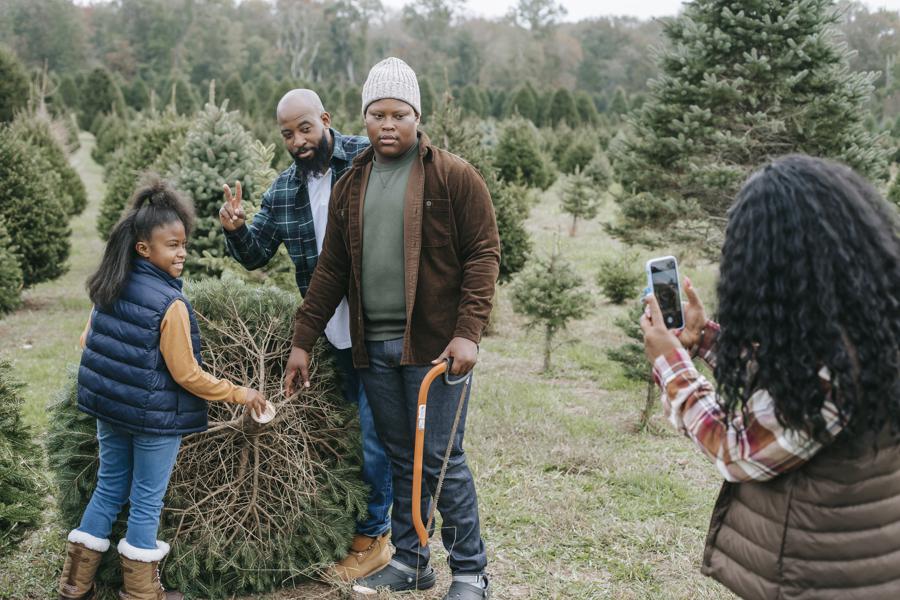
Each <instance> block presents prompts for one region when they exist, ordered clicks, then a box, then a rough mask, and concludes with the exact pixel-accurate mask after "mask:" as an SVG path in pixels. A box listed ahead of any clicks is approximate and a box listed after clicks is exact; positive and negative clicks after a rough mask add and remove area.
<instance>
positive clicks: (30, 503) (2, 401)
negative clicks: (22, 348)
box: [0, 361, 47, 555]
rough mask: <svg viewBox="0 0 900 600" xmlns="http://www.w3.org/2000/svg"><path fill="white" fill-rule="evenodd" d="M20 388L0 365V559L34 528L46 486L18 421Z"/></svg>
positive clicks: (28, 434) (29, 435) (28, 433)
mask: <svg viewBox="0 0 900 600" xmlns="http://www.w3.org/2000/svg"><path fill="white" fill-rule="evenodd" d="M23 387H24V386H23V385H22V384H21V383H19V382H18V381H17V380H16V379H15V378H14V377H13V369H12V366H11V365H10V364H9V363H8V362H6V361H0V555H3V554H6V553H7V552H9V551H10V550H12V549H13V548H14V547H15V546H16V545H17V544H18V543H19V542H20V541H22V539H23V538H24V537H25V536H26V535H27V534H28V533H29V532H30V531H31V530H33V529H34V528H36V527H37V526H38V525H39V524H40V522H41V516H42V514H43V511H44V495H45V493H46V486H47V482H46V481H45V479H44V475H43V469H42V467H43V465H42V464H41V462H42V459H41V453H40V447H39V446H38V445H37V444H35V443H34V441H33V432H32V430H31V428H30V427H28V426H27V425H26V424H25V423H24V422H23V421H22V407H23V406H24V404H25V399H24V398H23V397H22V389H23Z"/></svg>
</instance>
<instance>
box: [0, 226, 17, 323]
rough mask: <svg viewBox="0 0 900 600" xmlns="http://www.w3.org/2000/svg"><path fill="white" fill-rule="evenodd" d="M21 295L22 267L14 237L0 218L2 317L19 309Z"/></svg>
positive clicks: (0, 309)
mask: <svg viewBox="0 0 900 600" xmlns="http://www.w3.org/2000/svg"><path fill="white" fill-rule="evenodd" d="M21 295H22V267H20V266H19V258H18V257H17V256H16V247H15V246H14V245H13V241H12V237H10V235H9V232H8V231H7V230H6V225H5V223H4V222H3V217H0V315H2V314H5V313H8V312H11V311H13V310H15V309H17V308H19V305H20V304H21Z"/></svg>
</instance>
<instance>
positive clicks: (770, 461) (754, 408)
mask: <svg viewBox="0 0 900 600" xmlns="http://www.w3.org/2000/svg"><path fill="white" fill-rule="evenodd" d="M718 332H719V326H718V325H717V324H715V323H713V322H709V323H707V325H706V335H704V336H703V337H704V339H703V341H702V343H701V345H700V348H699V353H698V356H700V357H701V358H703V359H704V360H706V361H707V362H708V363H709V364H710V365H713V364H714V363H715V344H716V339H717V337H718ZM653 376H654V378H655V379H656V382H657V383H658V384H659V385H660V386H662V390H663V391H662V404H663V409H664V410H665V414H666V417H667V418H668V419H669V421H671V422H672V424H673V425H674V426H675V427H676V428H678V430H679V431H681V432H682V433H684V434H685V435H687V436H688V437H689V438H691V439H692V440H693V441H694V443H695V444H696V445H697V446H699V447H700V449H701V450H702V451H703V453H704V454H706V456H707V457H709V458H710V459H711V460H712V461H713V463H715V465H716V468H717V469H718V470H719V472H720V473H721V474H722V476H723V477H724V478H725V479H726V480H728V481H734V482H739V481H750V480H756V481H767V480H769V479H772V478H774V477H776V476H777V475H779V474H781V473H785V472H787V471H790V470H791V469H795V468H797V467H799V466H800V465H802V464H804V463H806V462H807V461H809V460H810V459H811V458H812V457H813V456H815V455H816V453H817V452H819V450H821V449H822V444H821V443H819V442H817V441H815V440H814V439H812V438H810V437H809V436H807V435H806V434H804V433H802V432H799V431H794V430H791V429H785V428H784V427H782V426H781V425H780V424H779V423H778V419H777V418H776V417H775V402H774V400H773V399H772V396H770V395H769V394H768V392H766V391H765V390H758V391H757V392H755V393H754V394H753V395H752V396H751V397H750V400H749V401H748V402H747V406H746V409H745V410H744V411H743V413H742V414H736V415H735V416H734V417H733V418H731V419H729V418H728V415H727V413H726V411H725V409H724V408H723V407H722V405H721V404H720V402H719V398H718V396H717V395H716V393H715V389H714V388H713V386H712V385H711V384H710V382H709V381H708V380H707V379H706V378H705V377H703V376H702V375H701V374H700V373H699V372H698V371H697V369H696V368H695V367H694V363H693V362H692V361H691V357H690V355H689V354H688V353H687V352H685V351H684V350H682V349H677V350H674V351H672V352H671V353H670V354H668V355H666V356H660V357H659V358H657V359H656V362H655V363H654V365H653ZM819 377H821V378H822V379H823V380H825V381H826V382H827V381H828V380H829V377H828V371H827V369H824V368H823V369H822V371H820V372H819ZM822 416H823V418H824V419H825V423H826V428H827V431H828V433H829V434H830V435H831V437H832V439H833V438H834V437H835V436H837V434H838V433H840V431H841V429H842V428H843V425H842V423H841V418H840V415H839V414H838V411H837V408H836V407H835V406H834V404H832V402H831V401H830V400H828V401H826V402H825V405H824V406H823V408H822Z"/></svg>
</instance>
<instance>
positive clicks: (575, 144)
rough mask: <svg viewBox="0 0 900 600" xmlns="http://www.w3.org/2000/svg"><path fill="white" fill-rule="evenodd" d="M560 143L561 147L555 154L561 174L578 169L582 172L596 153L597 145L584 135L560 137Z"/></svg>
mask: <svg viewBox="0 0 900 600" xmlns="http://www.w3.org/2000/svg"><path fill="white" fill-rule="evenodd" d="M561 141H562V142H563V146H562V148H560V149H559V150H558V151H557V152H556V153H555V154H556V156H557V164H559V170H560V171H562V172H563V173H574V172H575V171H576V170H579V169H580V170H581V171H584V169H585V168H586V167H587V166H588V163H590V162H591V159H593V158H594V154H596V153H597V144H596V143H595V142H594V141H593V140H592V139H591V138H590V136H588V135H585V134H584V133H582V134H580V135H577V136H576V135H567V136H561Z"/></svg>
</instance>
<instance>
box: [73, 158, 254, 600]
mask: <svg viewBox="0 0 900 600" xmlns="http://www.w3.org/2000/svg"><path fill="white" fill-rule="evenodd" d="M193 223H194V213H193V207H192V206H191V205H190V203H189V202H187V201H186V200H185V199H184V198H183V197H181V196H180V195H179V194H178V193H177V192H176V191H175V190H174V189H172V188H171V187H170V186H169V184H167V183H166V182H164V181H162V180H161V179H159V178H158V177H155V176H151V177H148V179H147V180H145V182H143V184H142V185H141V186H140V187H139V188H138V189H137V191H136V192H135V194H134V196H133V197H132V200H131V202H130V206H129V207H128V209H127V211H126V212H125V214H124V215H123V216H122V218H121V219H120V220H119V222H118V223H117V224H116V225H115V227H114V228H113V230H112V232H111V233H110V236H109V241H108V243H107V245H106V249H105V251H104V253H103V259H102V261H101V263H100V267H99V268H98V269H97V271H96V273H94V274H93V275H92V276H91V277H90V279H89V280H88V284H87V287H88V292H89V294H90V297H91V300H92V301H93V303H94V308H93V310H92V311H91V316H90V319H89V321H88V326H87V328H86V330H85V333H84V335H83V336H82V346H83V348H84V352H83V354H82V357H81V365H80V367H79V371H78V407H79V409H80V410H82V411H84V412H86V413H88V414H90V415H92V416H94V417H96V418H97V439H98V441H99V445H100V470H99V473H98V476H97V487H96V489H95V490H94V493H93V495H92V496H91V500H90V502H89V503H88V506H87V508H86V509H85V511H84V515H83V516H82V518H81V524H80V525H79V526H78V528H77V529H74V530H72V531H71V532H70V533H69V536H68V547H67V554H66V561H65V566H64V567H63V573H62V577H61V579H60V582H59V598H60V600H76V599H77V600H85V599H88V598H93V597H94V594H95V585H94V575H95V573H96V571H97V567H98V565H99V564H100V559H101V557H102V556H103V553H104V552H106V550H107V549H108V548H109V539H108V538H109V535H110V532H111V530H112V526H113V523H114V522H115V521H116V518H117V517H118V515H119V512H120V511H121V510H122V507H123V506H124V505H125V503H126V502H127V503H128V504H129V510H128V530H127V533H126V535H125V537H124V538H123V539H122V540H121V541H119V544H118V552H119V557H120V559H121V563H122V573H123V578H124V582H123V588H122V590H121V592H120V593H119V598H120V599H121V600H178V599H181V598H183V595H182V594H180V593H179V592H172V591H168V592H167V591H165V590H164V589H163V587H162V584H161V583H160V579H159V571H158V563H159V561H160V560H162V559H163V557H165V556H166V554H167V553H168V551H169V546H168V544H166V543H165V542H162V541H159V540H157V539H156V534H157V530H158V528H159V517H160V513H161V511H162V507H163V496H164V495H165V492H166V487H167V486H168V483H169V476H170V474H171V472H172V467H173V466H174V464H175V457H176V456H177V454H178V448H179V446H180V444H181V437H182V436H183V435H185V434H188V433H194V432H198V431H204V430H205V429H206V427H207V401H224V402H233V403H237V404H243V405H245V406H246V407H247V408H248V409H249V410H253V411H254V412H256V413H257V414H262V412H263V411H264V409H265V405H266V401H265V399H264V398H263V396H262V394H261V393H260V392H259V391H256V390H252V389H249V388H244V387H240V386H237V385H235V384H233V383H231V382H229V381H225V380H223V379H218V378H216V377H214V376H212V375H210V374H209V373H208V372H206V371H204V370H203V367H202V360H201V358H200V335H199V329H198V327H197V321H196V319H195V318H194V314H193V310H192V309H191V305H190V303H189V302H188V301H187V299H186V298H185V297H184V296H183V295H182V292H181V285H182V282H181V279H180V278H179V277H180V276H181V273H182V270H183V269H184V260H185V257H186V255H187V252H186V247H187V239H188V237H189V235H190V232H191V228H192V226H193Z"/></svg>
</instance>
